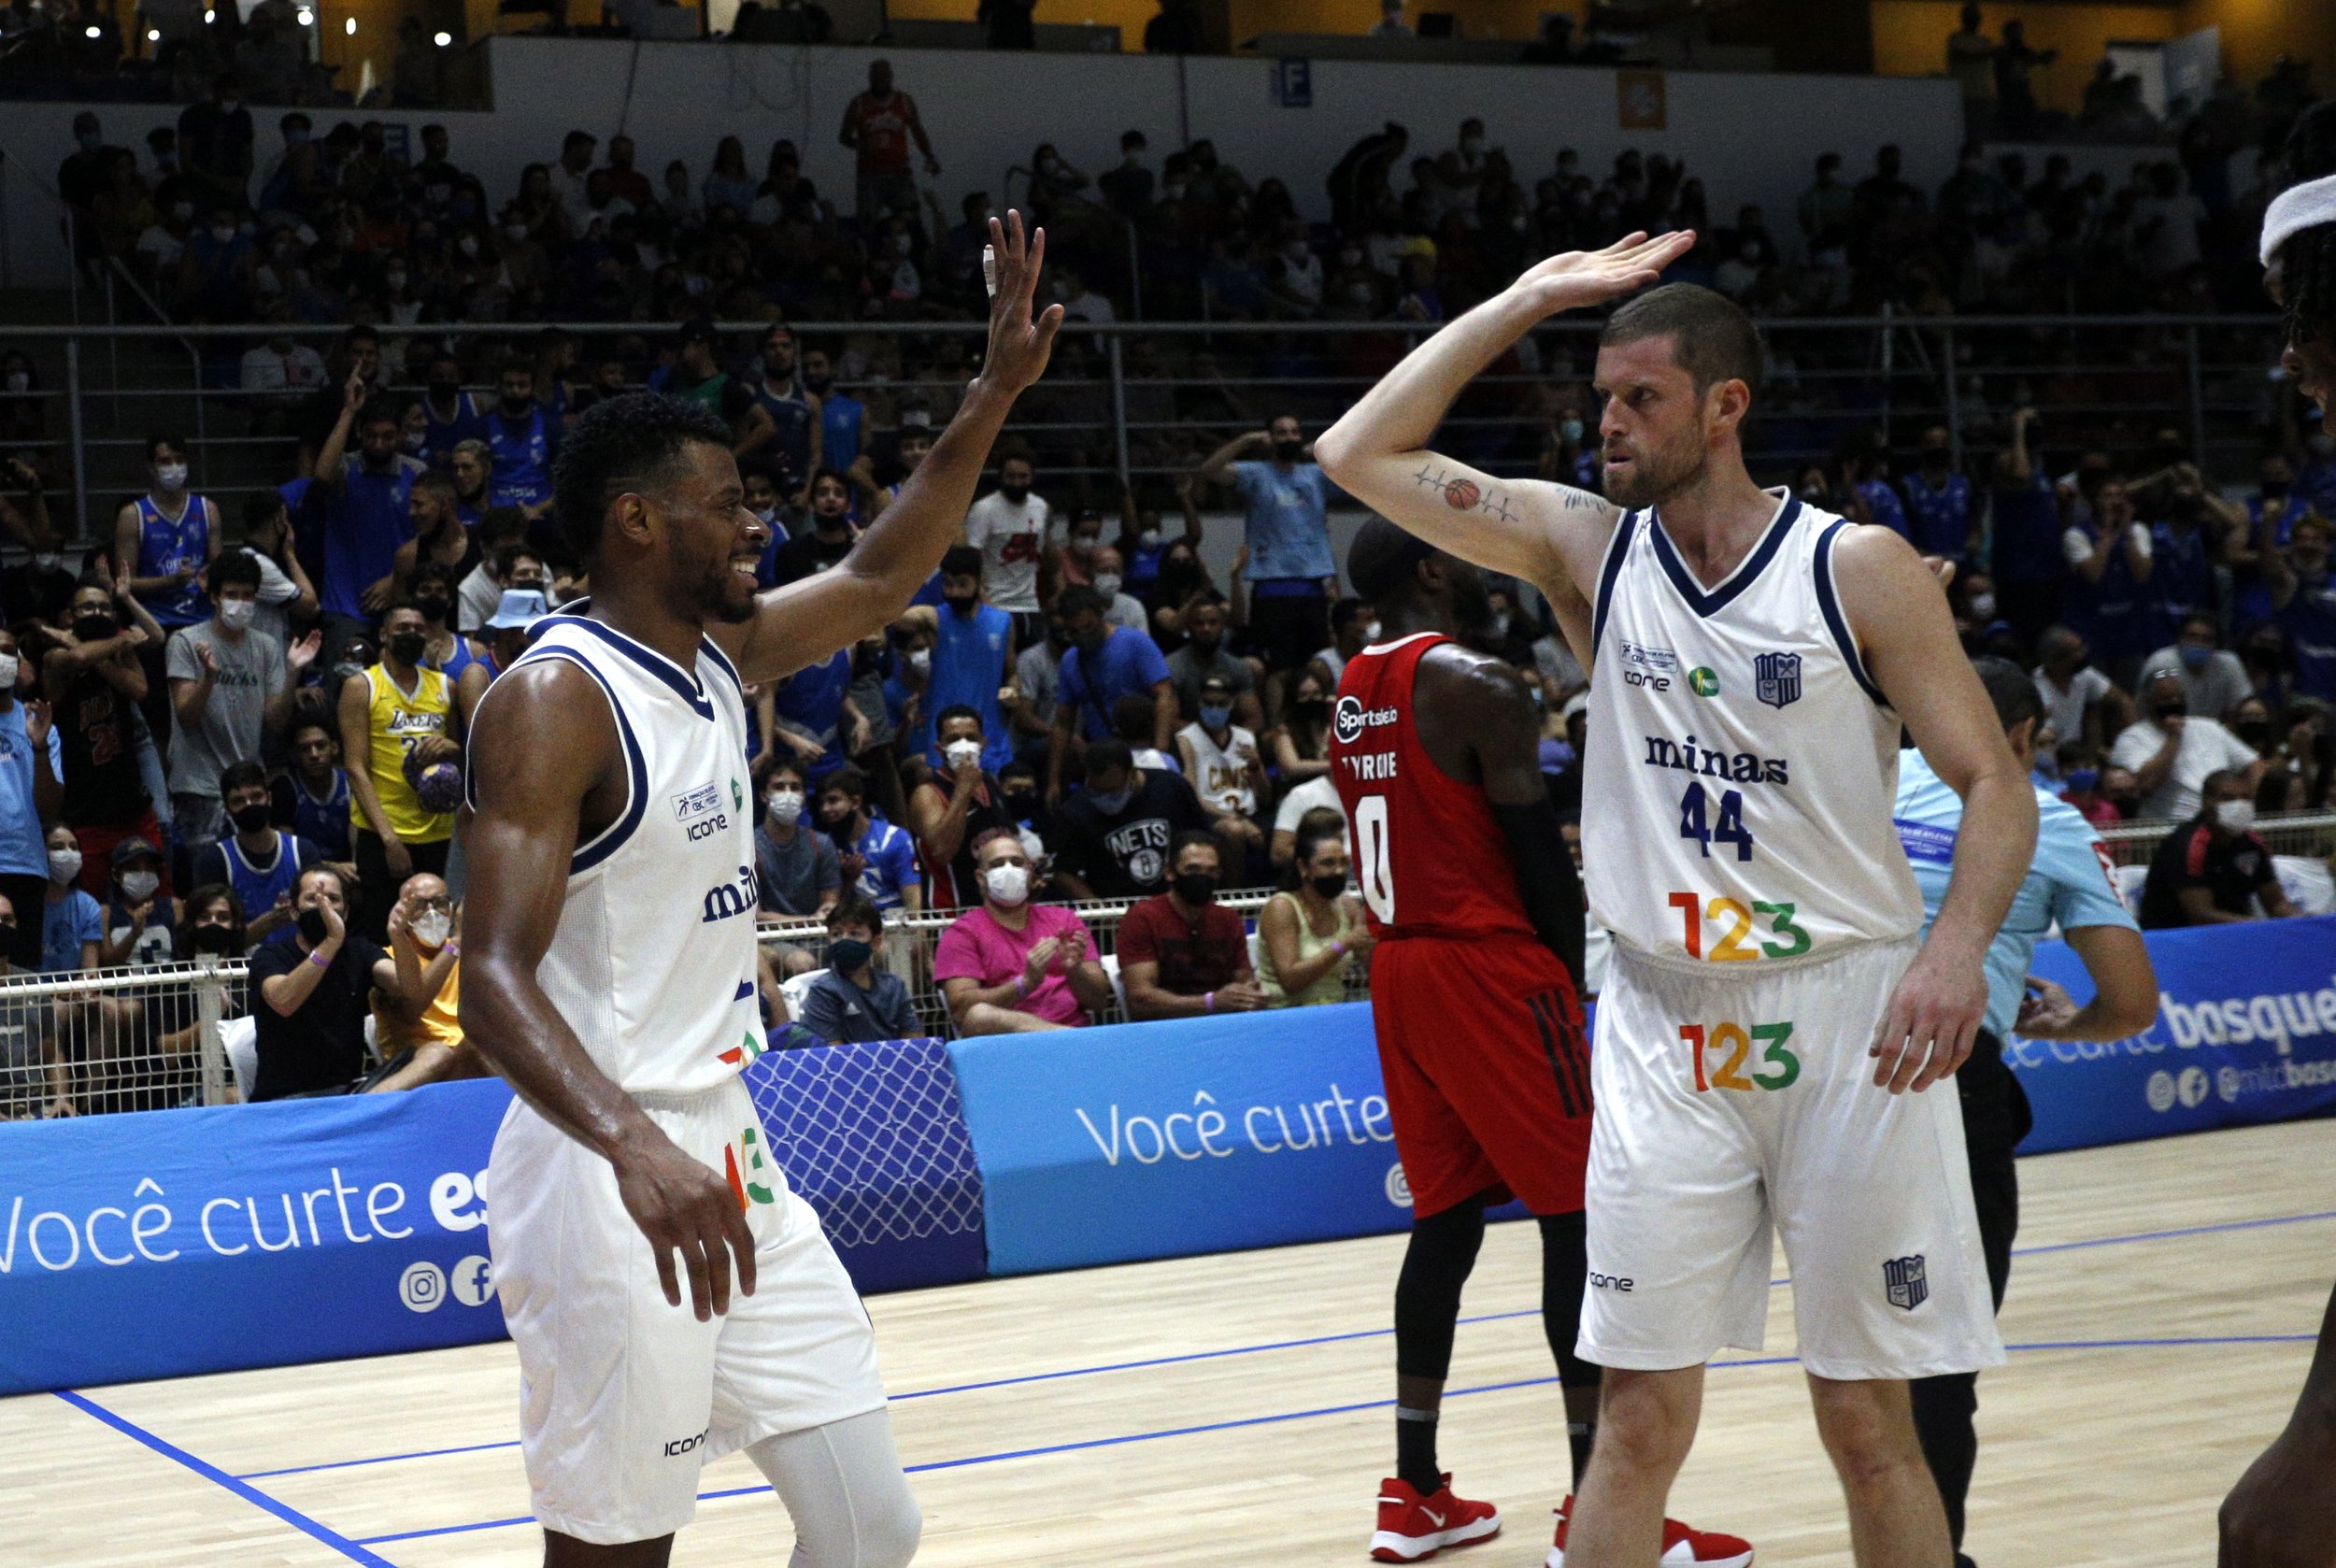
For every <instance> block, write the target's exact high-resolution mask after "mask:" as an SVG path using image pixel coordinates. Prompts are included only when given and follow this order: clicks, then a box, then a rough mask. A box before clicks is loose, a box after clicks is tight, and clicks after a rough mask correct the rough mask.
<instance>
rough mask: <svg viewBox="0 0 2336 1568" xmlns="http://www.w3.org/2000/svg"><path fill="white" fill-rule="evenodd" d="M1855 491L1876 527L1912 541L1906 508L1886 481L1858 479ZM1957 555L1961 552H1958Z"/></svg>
mask: <svg viewBox="0 0 2336 1568" xmlns="http://www.w3.org/2000/svg"><path fill="white" fill-rule="evenodd" d="M1856 489H1857V492H1858V493H1859V495H1862V496H1864V497H1865V498H1866V505H1867V506H1869V507H1871V508H1872V509H1873V521H1874V525H1875V526H1876V527H1879V528H1887V529H1891V530H1894V531H1895V532H1896V533H1898V534H1899V535H1902V536H1903V537H1904V538H1906V539H1907V540H1908V541H1910V542H1911V541H1912V540H1913V538H1914V532H1913V530H1912V528H1911V527H1910V526H1909V525H1908V523H1907V521H1906V508H1905V507H1904V506H1902V505H1901V504H1900V502H1899V499H1898V492H1896V491H1894V490H1892V489H1891V488H1890V484H1889V481H1888V480H1887V479H1860V480H1859V481H1858V484H1857V487H1856ZM1957 553H1958V554H1960V553H1961V552H1960V551H1958V552H1957Z"/></svg>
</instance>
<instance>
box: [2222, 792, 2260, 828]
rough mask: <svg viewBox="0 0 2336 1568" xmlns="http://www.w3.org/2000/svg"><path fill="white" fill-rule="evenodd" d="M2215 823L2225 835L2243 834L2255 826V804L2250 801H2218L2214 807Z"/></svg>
mask: <svg viewBox="0 0 2336 1568" xmlns="http://www.w3.org/2000/svg"><path fill="white" fill-rule="evenodd" d="M2215 825H2217V826H2218V827H2220V828H2221V829H2222V831H2223V832H2225V833H2244V832H2246V831H2247V829H2249V828H2251V827H2253V826H2255V803H2254V802H2253V801H2251V800H2227V801H2219V802H2217V803H2216V804H2215Z"/></svg>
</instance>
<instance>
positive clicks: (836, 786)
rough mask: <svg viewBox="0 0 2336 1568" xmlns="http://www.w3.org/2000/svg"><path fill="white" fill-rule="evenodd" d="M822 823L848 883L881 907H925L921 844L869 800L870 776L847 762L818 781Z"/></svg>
mask: <svg viewBox="0 0 2336 1568" xmlns="http://www.w3.org/2000/svg"><path fill="white" fill-rule="evenodd" d="M819 824H820V826H822V827H824V828H825V829H826V830H827V835H828V837H829V838H831V839H833V840H834V843H835V850H836V859H837V860H838V862H841V864H842V867H843V873H844V886H845V887H846V888H847V889H849V890H852V891H857V892H858V893H859V894H860V896H861V897H862V898H864V899H866V900H867V901H868V902H869V903H870V904H873V905H876V907H877V908H879V909H905V910H907V911H908V912H909V913H910V914H912V915H913V914H915V913H916V912H917V911H918V910H919V909H922V908H923V907H924V906H925V883H924V874H923V873H922V872H920V871H919V870H918V869H917V843H916V840H914V839H912V838H910V837H909V836H908V834H905V833H904V832H903V831H902V830H900V829H899V828H896V827H894V826H893V825H892V824H891V823H890V822H888V821H886V820H884V819H883V817H882V816H880V815H878V814H877V813H876V812H875V811H873V810H871V809H870V808H869V805H868V776H867V775H866V774H863V773H862V772H861V771H860V770H859V769H858V768H856V767H851V766H848V765H847V766H844V767H840V768H837V769H836V770H835V771H834V772H833V773H832V774H830V775H828V777H827V779H826V781H825V782H824V783H822V784H821V785H820V786H819Z"/></svg>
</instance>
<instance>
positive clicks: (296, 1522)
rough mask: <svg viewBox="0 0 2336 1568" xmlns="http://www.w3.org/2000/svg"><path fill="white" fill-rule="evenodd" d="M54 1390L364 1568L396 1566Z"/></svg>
mask: <svg viewBox="0 0 2336 1568" xmlns="http://www.w3.org/2000/svg"><path fill="white" fill-rule="evenodd" d="M55 1392H56V1395H57V1397H58V1398H59V1399H61V1400H64V1402H65V1403H66V1404H70V1405H72V1406H73V1407H74V1408H75V1409H76V1410H78V1411H80V1412H82V1413H83V1414H84V1415H87V1416H91V1417H93V1418H96V1419H98V1420H100V1421H103V1422H105V1423H106V1425H107V1426H109V1427H111V1428H113V1429H114V1430H115V1431H116V1432H118V1433H121V1434H122V1435H123V1436H124V1437H127V1438H130V1439H131V1440H133V1441H134V1442H137V1443H141V1444H144V1445H145V1446H146V1447H149V1448H151V1449H153V1450H154V1451H155V1452H156V1453H158V1454H160V1455H162V1456H163V1457H164V1459H166V1460H170V1461H174V1462H175V1463H178V1464H182V1465H184V1466H186V1467H187V1468H188V1469H189V1470H192V1471H193V1472H194V1473H195V1474H196V1475H200V1476H202V1477H203V1478H204V1479H205V1480H207V1481H209V1482H211V1483H213V1484H214V1485H217V1486H221V1487H224V1488H226V1489H227V1490H229V1491H231V1492H233V1493H235V1495H236V1496H237V1497H240V1498H242V1499H243V1500H244V1501H245V1502H246V1503H249V1504H251V1505H252V1506H253V1507H255V1508H264V1509H265V1510H267V1512H269V1513H271V1514H274V1515H275V1516H276V1517H277V1518H279V1519H282V1520H283V1521H284V1522H285V1523H286V1524H289V1525H291V1526H292V1528H293V1529H294V1530H297V1531H299V1532H301V1533H303V1534H305V1535H308V1536H311V1537H313V1538H314V1539H316V1540H318V1541H320V1542H322V1543H323V1544H324V1545H325V1546H328V1547H332V1548H333V1549H334V1550H335V1551H336V1552H338V1553H340V1554H341V1555H342V1556H343V1557H345V1558H347V1559H349V1561H351V1562H359V1563H363V1564H364V1565H365V1568H395V1565H394V1564H392V1562H390V1561H388V1560H387V1559H385V1558H382V1557H379V1556H377V1555H376V1554H375V1553H373V1552H369V1551H367V1550H365V1543H363V1542H358V1541H352V1540H350V1539H349V1538H348V1537H347V1536H345V1535H342V1534H340V1533H339V1532H335V1531H332V1530H328V1529H326V1528H325V1527H324V1526H323V1525H320V1524H319V1523H318V1522H317V1521H316V1520H314V1519H312V1518H309V1517H308V1516H307V1515H306V1514H304V1513H302V1512H301V1511H300V1510H299V1509H297V1508H292V1507H289V1506H287V1505H286V1504H281V1503H278V1502H277V1501H276V1499H274V1498H272V1497H270V1496H268V1495H267V1493H265V1492H264V1491H262V1490H260V1489H259V1488H257V1487H254V1486H250V1485H248V1484H247V1483H245V1482H244V1481H242V1480H239V1479H237V1478H236V1477H235V1476H233V1475H228V1474H227V1472H225V1471H224V1470H221V1469H220V1468H219V1466H217V1465H215V1464H209V1463H206V1462H205V1461H202V1460H199V1459H197V1458H195V1457H194V1456H193V1455H192V1454H191V1453H189V1452H187V1451H186V1450H185V1449H184V1448H181V1447H178V1445H177V1444H175V1443H168V1442H165V1441H164V1440H163V1439H162V1438H160V1437H157V1436H155V1435H154V1434H153V1433H150V1432H149V1431H147V1430H146V1429H145V1428H144V1427H142V1426H139V1425H138V1424H137V1423H136V1422H135V1421H132V1420H129V1419H127V1418H123V1417H121V1416H117V1415H115V1414H114V1413H113V1412H112V1411H110V1410H108V1409H107V1408H106V1407H105V1406H104V1405H102V1404H98V1403H97V1402H96V1401H95V1400H93V1399H91V1398H89V1397H88V1396H87V1395H84V1394H78V1393H75V1392H74V1391H73V1390H70V1389H59V1390H55Z"/></svg>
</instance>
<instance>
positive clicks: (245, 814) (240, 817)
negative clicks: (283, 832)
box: [227, 801, 267, 833]
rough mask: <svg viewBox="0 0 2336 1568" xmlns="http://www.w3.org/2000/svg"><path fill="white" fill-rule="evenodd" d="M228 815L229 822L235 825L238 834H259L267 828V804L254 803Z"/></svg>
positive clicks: (262, 802)
mask: <svg viewBox="0 0 2336 1568" xmlns="http://www.w3.org/2000/svg"><path fill="white" fill-rule="evenodd" d="M227 815H228V820H230V821H232V822H234V823H235V831H236V832H237V833H258V832H259V831H260V830H261V829H262V828H264V827H266V826H267V803H266V802H265V801H253V802H252V803H251V804H250V805H240V806H237V807H236V808H235V810H233V811H231V812H229V813H228V814H227Z"/></svg>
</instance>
